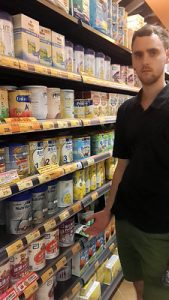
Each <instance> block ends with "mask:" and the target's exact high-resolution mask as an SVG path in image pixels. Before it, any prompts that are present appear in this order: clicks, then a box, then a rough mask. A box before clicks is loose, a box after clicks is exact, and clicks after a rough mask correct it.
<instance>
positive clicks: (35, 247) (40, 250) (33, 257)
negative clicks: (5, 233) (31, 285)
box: [29, 238, 46, 271]
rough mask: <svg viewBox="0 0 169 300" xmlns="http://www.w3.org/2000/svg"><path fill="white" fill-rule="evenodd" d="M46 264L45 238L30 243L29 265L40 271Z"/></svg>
mask: <svg viewBox="0 0 169 300" xmlns="http://www.w3.org/2000/svg"><path fill="white" fill-rule="evenodd" d="M45 265H46V258H45V239H44V238H41V239H40V240H38V241H35V242H32V243H31V244H30V245H29V266H30V269H31V270H32V271H39V270H41V269H43V268H44V267H45Z"/></svg>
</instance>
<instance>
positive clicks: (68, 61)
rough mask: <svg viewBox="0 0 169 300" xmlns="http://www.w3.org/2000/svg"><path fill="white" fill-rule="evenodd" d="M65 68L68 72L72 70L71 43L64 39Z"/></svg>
mask: <svg viewBox="0 0 169 300" xmlns="http://www.w3.org/2000/svg"><path fill="white" fill-rule="evenodd" d="M65 68H66V70H67V71H69V72H73V43H72V42H70V41H67V40H66V41H65Z"/></svg>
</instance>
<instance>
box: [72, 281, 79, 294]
mask: <svg viewBox="0 0 169 300" xmlns="http://www.w3.org/2000/svg"><path fill="white" fill-rule="evenodd" d="M80 289H81V284H80V282H78V283H77V284H76V285H75V286H74V287H73V288H72V295H73V296H75V295H76V294H77V293H78V292H79V291H80Z"/></svg>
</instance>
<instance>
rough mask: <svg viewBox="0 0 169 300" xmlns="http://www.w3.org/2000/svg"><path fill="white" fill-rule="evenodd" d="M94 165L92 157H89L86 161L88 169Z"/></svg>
mask: <svg viewBox="0 0 169 300" xmlns="http://www.w3.org/2000/svg"><path fill="white" fill-rule="evenodd" d="M94 164H95V161H94V158H93V157H89V158H88V159H87V165H88V167H90V166H92V165H94Z"/></svg>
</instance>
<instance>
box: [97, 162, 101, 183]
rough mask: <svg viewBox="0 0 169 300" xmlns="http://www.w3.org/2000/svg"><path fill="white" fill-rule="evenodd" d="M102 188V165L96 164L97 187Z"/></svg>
mask: <svg viewBox="0 0 169 300" xmlns="http://www.w3.org/2000/svg"><path fill="white" fill-rule="evenodd" d="M101 186H102V180H101V163H97V164H96V187H97V188H99V187H101Z"/></svg>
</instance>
